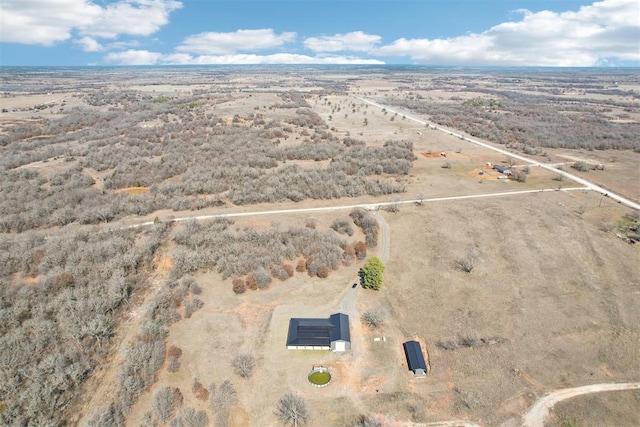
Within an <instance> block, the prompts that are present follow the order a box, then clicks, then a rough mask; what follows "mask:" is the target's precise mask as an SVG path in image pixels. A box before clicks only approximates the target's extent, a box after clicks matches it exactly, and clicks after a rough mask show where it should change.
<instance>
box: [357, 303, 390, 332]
mask: <svg viewBox="0 0 640 427" xmlns="http://www.w3.org/2000/svg"><path fill="white" fill-rule="evenodd" d="M384 318H385V315H384V311H383V310H382V308H380V307H377V308H373V309H371V310H367V311H365V312H364V313H362V316H361V317H360V319H362V321H363V322H364V323H365V324H366V325H367V326H368V327H370V328H371V329H378V328H379V327H380V326H382V325H384Z"/></svg>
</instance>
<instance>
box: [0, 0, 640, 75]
mask: <svg viewBox="0 0 640 427" xmlns="http://www.w3.org/2000/svg"><path fill="white" fill-rule="evenodd" d="M382 63H385V64H426V65H497V66H612V65H614V66H640V1H638V0H601V1H595V2H594V1H579V0H282V1H271V0H1V1H0V65H154V64H155V65H165V64H382Z"/></svg>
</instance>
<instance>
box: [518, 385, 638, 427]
mask: <svg viewBox="0 0 640 427" xmlns="http://www.w3.org/2000/svg"><path fill="white" fill-rule="evenodd" d="M634 389H640V382H637V383H609V384H591V385H586V386H582V387H574V388H564V389H562V390H556V391H554V392H551V393H549V394H547V395H546V396H544V397H543V398H541V399H540V400H538V401H537V402H536V404H535V405H533V406H532V407H531V409H530V410H529V412H527V413H526V414H525V415H524V417H523V422H522V427H544V422H545V420H546V419H547V417H548V416H549V410H550V409H551V408H553V406H554V405H555V404H556V403H558V402H560V401H562V400H565V399H570V398H572V397H576V396H581V395H583V394H590V393H600V392H603V391H617V390H634Z"/></svg>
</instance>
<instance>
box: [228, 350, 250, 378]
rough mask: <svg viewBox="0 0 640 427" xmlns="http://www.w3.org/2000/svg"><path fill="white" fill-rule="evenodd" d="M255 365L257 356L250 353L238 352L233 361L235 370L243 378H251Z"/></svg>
mask: <svg viewBox="0 0 640 427" xmlns="http://www.w3.org/2000/svg"><path fill="white" fill-rule="evenodd" d="M255 365H256V361H255V358H254V357H253V355H251V354H248V353H242V354H238V355H237V356H236V357H234V358H233V362H232V366H233V371H234V372H235V373H236V374H237V375H239V376H240V377H242V378H249V377H250V376H251V375H253V368H254V367H255Z"/></svg>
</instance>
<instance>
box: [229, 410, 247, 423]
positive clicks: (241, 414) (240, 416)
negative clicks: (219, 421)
mask: <svg viewBox="0 0 640 427" xmlns="http://www.w3.org/2000/svg"><path fill="white" fill-rule="evenodd" d="M248 425H249V414H248V413H247V411H245V409H244V408H242V407H241V406H234V407H233V408H231V411H230V412H229V426H230V427H247V426H248Z"/></svg>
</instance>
